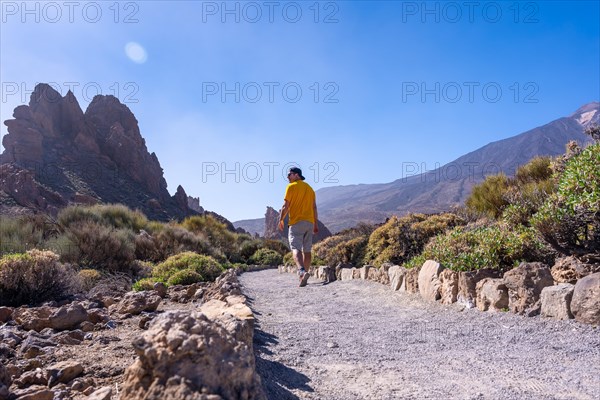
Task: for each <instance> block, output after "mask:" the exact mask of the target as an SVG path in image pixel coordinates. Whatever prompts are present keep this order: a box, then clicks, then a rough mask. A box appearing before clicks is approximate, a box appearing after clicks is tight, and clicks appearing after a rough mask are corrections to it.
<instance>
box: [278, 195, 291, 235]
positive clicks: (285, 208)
mask: <svg viewBox="0 0 600 400" xmlns="http://www.w3.org/2000/svg"><path fill="white" fill-rule="evenodd" d="M289 212H290V203H289V202H288V201H287V200H284V201H283V206H282V207H281V211H279V223H278V224H277V226H278V228H279V230H280V231H283V221H284V220H285V216H286V215H287V214H288V213H289Z"/></svg>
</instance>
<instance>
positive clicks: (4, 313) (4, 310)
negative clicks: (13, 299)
mask: <svg viewBox="0 0 600 400" xmlns="http://www.w3.org/2000/svg"><path fill="white" fill-rule="evenodd" d="M12 313H13V309H12V308H10V307H0V324H3V323H5V322H6V321H10V320H11V319H12Z"/></svg>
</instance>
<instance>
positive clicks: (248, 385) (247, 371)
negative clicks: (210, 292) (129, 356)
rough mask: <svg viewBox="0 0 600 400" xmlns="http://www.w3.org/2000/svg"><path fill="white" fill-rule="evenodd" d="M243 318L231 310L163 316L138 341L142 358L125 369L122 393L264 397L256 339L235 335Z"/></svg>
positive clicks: (128, 395)
mask: <svg viewBox="0 0 600 400" xmlns="http://www.w3.org/2000/svg"><path fill="white" fill-rule="evenodd" d="M240 324H243V322H241V321H239V320H237V319H236V318H235V317H234V316H232V315H231V314H224V315H222V316H221V317H219V318H215V319H214V320H212V321H211V320H210V319H209V317H207V316H206V315H205V314H203V313H199V312H193V313H191V314H189V313H187V312H181V311H170V312H167V313H165V314H163V315H161V316H159V317H158V318H157V319H156V320H155V321H154V323H153V324H152V326H151V327H150V329H149V330H148V332H147V333H146V334H144V335H143V337H142V338H140V339H138V340H136V341H135V342H134V347H135V351H136V353H137V355H138V357H139V358H138V360H137V361H136V362H135V363H134V364H133V365H132V366H131V367H129V368H128V369H127V371H126V372H125V377H124V383H123V391H122V398H126V399H131V400H135V399H148V398H160V399H165V400H169V399H172V400H175V399H177V400H179V399H190V400H191V399H200V398H201V397H200V395H199V394H200V393H202V394H205V395H208V394H214V395H219V396H221V397H219V398H226V399H264V398H265V397H264V394H262V389H261V383H260V378H259V377H258V375H257V374H256V371H255V360H254V353H253V350H252V342H251V341H250V342H249V343H246V342H243V341H239V340H238V338H237V337H236V331H237V329H238V328H239V325H240ZM241 330H242V329H241ZM206 398H208V397H206Z"/></svg>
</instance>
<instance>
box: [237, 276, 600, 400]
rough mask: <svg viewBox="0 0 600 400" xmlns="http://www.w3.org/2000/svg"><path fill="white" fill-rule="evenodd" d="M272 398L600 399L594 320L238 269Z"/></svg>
mask: <svg viewBox="0 0 600 400" xmlns="http://www.w3.org/2000/svg"><path fill="white" fill-rule="evenodd" d="M240 283H241V284H242V286H243V291H244V294H245V295H246V296H248V298H249V300H250V305H251V308H252V309H253V311H254V313H255V316H256V318H257V325H256V328H255V333H254V336H255V338H254V345H255V352H256V363H257V369H258V373H259V374H260V376H261V378H262V380H263V385H264V388H265V392H266V393H267V396H268V398H269V399H273V400H282V399H339V400H352V399H357V400H358V399H360V400H362V399H494V400H496V399H507V400H508V399H519V400H521V399H594V400H596V399H600V328H595V327H592V326H589V325H584V324H580V323H577V322H575V321H574V320H569V321H556V320H552V319H548V318H542V317H533V318H528V317H522V316H519V315H515V314H511V313H508V312H498V313H491V312H480V311H478V310H477V309H464V308H463V307H461V306H460V305H457V304H453V305H448V306H446V305H441V304H439V303H433V302H427V301H425V300H423V299H421V297H420V296H419V295H415V294H408V293H401V292H393V291H391V290H390V288H389V287H388V286H386V285H382V284H379V283H375V282H371V281H363V280H351V281H335V282H332V283H330V284H323V283H321V282H320V281H317V280H315V279H313V278H311V279H310V280H309V282H308V286H306V287H303V288H299V287H298V279H297V277H296V276H295V275H293V274H279V273H278V272H277V270H273V269H270V270H263V271H257V272H247V273H244V274H242V275H241V276H240Z"/></svg>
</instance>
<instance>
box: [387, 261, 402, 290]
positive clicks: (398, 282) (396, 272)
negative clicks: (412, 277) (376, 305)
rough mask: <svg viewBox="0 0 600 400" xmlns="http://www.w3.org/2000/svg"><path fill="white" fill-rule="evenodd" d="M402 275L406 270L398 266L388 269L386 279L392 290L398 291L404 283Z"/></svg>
mask: <svg viewBox="0 0 600 400" xmlns="http://www.w3.org/2000/svg"><path fill="white" fill-rule="evenodd" d="M404 275H406V268H404V267H401V266H399V265H393V266H391V267H390V268H389V269H388V277H389V281H390V287H391V288H392V290H400V287H402V284H403V283H404Z"/></svg>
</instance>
